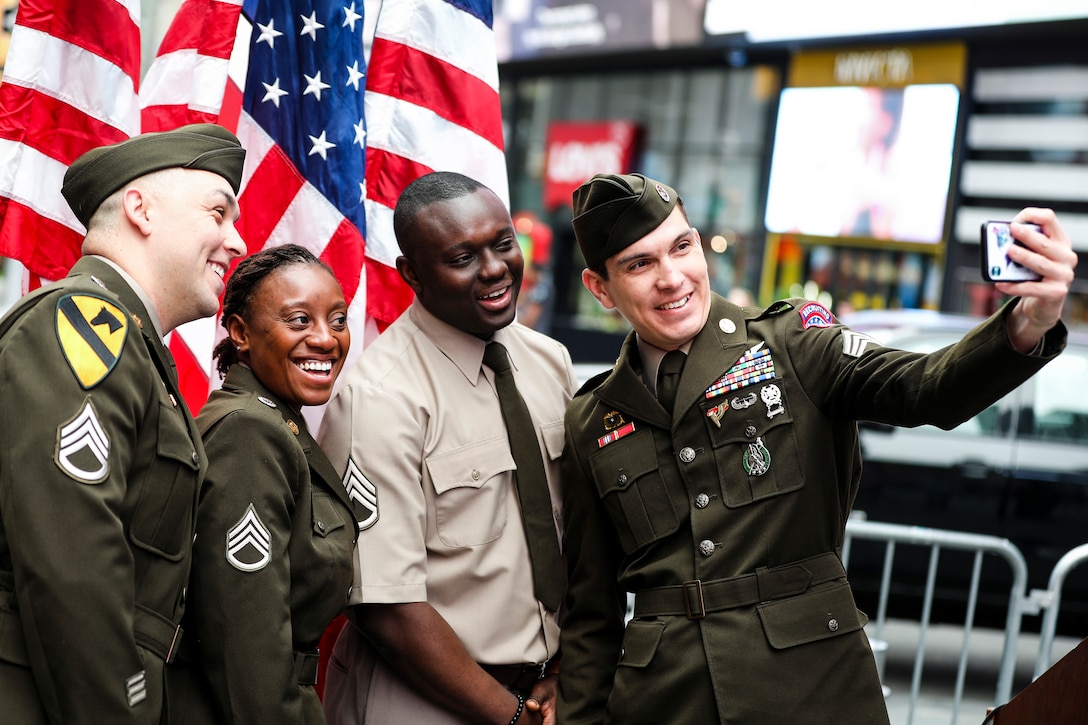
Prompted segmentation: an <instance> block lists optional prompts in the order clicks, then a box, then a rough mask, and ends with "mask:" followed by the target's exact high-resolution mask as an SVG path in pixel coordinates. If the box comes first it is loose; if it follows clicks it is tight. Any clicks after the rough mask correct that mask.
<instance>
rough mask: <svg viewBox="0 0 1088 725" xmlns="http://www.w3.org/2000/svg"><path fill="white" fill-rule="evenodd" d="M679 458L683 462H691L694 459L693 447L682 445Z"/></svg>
mask: <svg viewBox="0 0 1088 725" xmlns="http://www.w3.org/2000/svg"><path fill="white" fill-rule="evenodd" d="M680 460H681V461H683V462H684V463H691V462H692V461H694V460H695V449H694V448H692V447H691V446H684V447H683V448H681V449H680Z"/></svg>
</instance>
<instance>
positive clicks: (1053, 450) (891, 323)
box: [842, 310, 1088, 636]
mask: <svg viewBox="0 0 1088 725" xmlns="http://www.w3.org/2000/svg"><path fill="white" fill-rule="evenodd" d="M979 321H980V319H979V318H974V317H966V316H960V315H951V314H944V313H936V312H929V311H919V310H903V311H883V312H875V311H874V312H868V311H867V312H858V313H854V314H851V315H846V316H844V317H843V318H842V322H843V323H845V324H847V325H849V326H850V327H852V328H854V329H856V330H858V331H863V332H866V333H867V334H869V335H870V336H872V337H875V338H876V339H878V340H879V341H880V342H882V343H884V344H885V345H889V346H892V347H897V348H902V349H906V350H916V351H919V352H929V351H932V350H936V349H938V348H941V347H944V346H945V345H949V344H951V343H953V342H955V341H956V340H958V339H959V338H961V337H962V336H963V335H964V334H965V333H966V332H967V331H968V330H970V329H971V328H972V327H974V326H975V325H976V324H978V322H979ZM860 427H861V434H860V435H861V448H862V460H863V468H862V480H861V486H860V490H859V492H858V496H857V499H856V501H855V503H854V510H855V512H858V513H859V514H860V515H863V516H865V517H866V518H868V519H869V520H873V521H886V522H891V523H900V524H910V525H917V526H926V527H932V528H940V529H950V530H953V531H967V532H973V533H980V534H989V535H993V536H999V537H1003V538H1007V539H1009V540H1010V541H1011V542H1012V543H1013V544H1014V545H1015V546H1016V547H1017V548H1018V549H1019V550H1020V551H1021V553H1023V555H1024V558H1025V560H1026V562H1027V566H1028V579H1029V581H1028V589H1029V591H1030V589H1033V588H1038V589H1045V588H1046V587H1047V583H1048V580H1049V577H1050V573H1051V571H1052V569H1053V568H1054V565H1055V563H1056V562H1057V561H1058V559H1059V558H1061V556H1062V555H1063V554H1065V553H1066V552H1067V551H1069V550H1070V549H1073V548H1074V547H1076V546H1079V545H1080V544H1083V543H1085V542H1088V333H1086V332H1083V331H1080V332H1071V333H1070V336H1069V344H1068V346H1067V348H1066V350H1065V351H1063V352H1062V354H1061V355H1059V356H1058V357H1057V358H1056V359H1054V360H1053V361H1051V362H1050V363H1049V364H1047V365H1046V366H1045V367H1044V368H1043V369H1042V370H1041V371H1039V372H1038V373H1037V374H1036V375H1035V376H1033V377H1032V378H1031V379H1029V380H1028V381H1026V382H1025V383H1023V384H1022V385H1020V386H1019V387H1018V388H1016V389H1015V390H1014V391H1012V392H1011V393H1009V394H1008V395H1007V396H1005V397H1004V398H1003V399H1001V400H1000V401H998V402H997V403H995V404H994V405H992V406H990V407H989V408H987V409H986V410H984V411H983V412H981V413H980V414H978V415H976V416H975V417H974V418H971V419H970V420H968V421H967V422H965V423H963V424H962V425H960V426H959V427H957V428H955V429H953V430H951V431H943V430H940V429H939V428H935V427H933V426H920V427H917V428H892V427H889V426H883V425H875V424H867V423H862V424H861V426H860ZM904 554H905V556H904ZM928 556H929V552H928V551H924V552H922V551H917V550H916V551H914V552H911V553H907V550H905V549H904V550H903V553H902V554H897V558H896V565H895V568H893V579H892V581H893V583H894V586H893V589H892V592H893V597H892V598H893V601H892V606H893V607H894V606H897V601H898V602H899V604H900V605H902V604H903V602H904V601H905V602H908V603H912V602H913V603H916V602H917V597H918V596H919V595H920V594H921V592H922V590H923V587H924V579H923V576H924V571H925V567H926V565H927V563H928ZM882 557H883V550H880V551H879V552H877V551H875V550H871V551H870V553H867V554H866V553H862V550H861V548H860V547H855V550H854V551H853V552H852V553H851V559H850V567H849V568H850V579H851V581H852V583H853V584H854V588H855V591H857V593H858V599H859V604H860V606H861V607H862V609H866V610H867V611H870V612H871V611H874V609H875V592H876V591H877V586H878V581H879V572H880V569H881V567H882V566H883V558H882ZM942 557H943V558H942V560H941V566H940V568H939V569H938V571H939V576H938V580H937V585H938V592H939V596H942V599H943V600H944V601H945V602H946V604H945V605H944V606H942V607H940V608H938V609H936V610H935V616H936V617H937V618H949V619H956V618H958V621H963V615H964V611H965V610H964V607H963V606H962V605H963V604H965V603H966V602H965V601H963V600H965V598H966V591H967V589H966V586H967V584H968V583H969V579H970V575H971V567H972V565H973V557H971V556H969V555H967V554H966V553H962V552H948V553H946V554H942ZM1085 569H1088V567H1084V568H1083V569H1081V570H1077V569H1074V570H1073V571H1072V572H1071V573H1070V574H1069V576H1068V577H1067V578H1066V580H1065V586H1064V589H1063V593H1062V600H1061V614H1060V616H1059V620H1058V625H1059V630H1060V631H1062V632H1063V633H1067V634H1071V635H1075V636H1084V635H1085V634H1086V633H1088V571H1085ZM1008 572H1009V570H1008V566H1007V565H1005V564H1004V562H994V563H990V562H989V561H987V562H985V564H984V567H983V581H982V589H981V592H980V598H979V610H978V614H977V615H976V621H977V622H978V623H979V624H983V625H992V626H997V627H1003V626H1004V617H1005V611H1006V607H1007V602H1008V596H1009V589H1010V585H1011V583H1012V576H1011V573H1008ZM950 600H951V602H952V604H948V602H949V601H950ZM905 606H913V604H906V605H905ZM1038 621H1039V618H1031V617H1029V618H1027V619H1026V620H1025V621H1024V628H1025V629H1034V628H1037V627H1038Z"/></svg>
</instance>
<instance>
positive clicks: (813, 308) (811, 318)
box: [797, 302, 835, 330]
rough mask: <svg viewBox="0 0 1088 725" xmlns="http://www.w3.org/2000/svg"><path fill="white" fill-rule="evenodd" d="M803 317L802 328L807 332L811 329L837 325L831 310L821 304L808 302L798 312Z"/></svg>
mask: <svg viewBox="0 0 1088 725" xmlns="http://www.w3.org/2000/svg"><path fill="white" fill-rule="evenodd" d="M797 314H799V315H801V327H802V328H803V329H805V330H807V329H808V328H810V327H831V326H832V325H833V324H835V318H834V317H832V316H831V312H830V310H828V309H827V308H826V307H824V306H823V305H821V304H820V303H819V302H808V303H806V304H804V305H802V306H801V308H800V309H798V310H797Z"/></svg>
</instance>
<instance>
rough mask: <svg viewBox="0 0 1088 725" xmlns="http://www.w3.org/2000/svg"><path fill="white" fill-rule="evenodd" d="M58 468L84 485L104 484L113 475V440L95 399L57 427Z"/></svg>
mask: <svg viewBox="0 0 1088 725" xmlns="http://www.w3.org/2000/svg"><path fill="white" fill-rule="evenodd" d="M53 460H54V461H55V462H56V464H57V467H58V468H60V470H62V471H64V472H65V473H66V474H68V475H69V476H71V477H72V478H74V479H75V480H77V481H79V482H80V483H89V484H90V483H102V482H103V481H105V480H106V476H108V475H109V473H110V437H109V435H107V433H106V431H105V429H103V428H102V424H101V423H100V422H99V421H98V413H97V412H95V409H94V405H93V404H92V403H91V398H90V396H88V397H87V398H86V399H85V400H84V401H83V407H82V408H80V409H79V412H78V413H76V415H75V417H74V418H72V419H71V420H69V421H68V422H67V423H62V424H61V425H60V426H59V427H58V428H57V446H56V450H55V451H54V454H53Z"/></svg>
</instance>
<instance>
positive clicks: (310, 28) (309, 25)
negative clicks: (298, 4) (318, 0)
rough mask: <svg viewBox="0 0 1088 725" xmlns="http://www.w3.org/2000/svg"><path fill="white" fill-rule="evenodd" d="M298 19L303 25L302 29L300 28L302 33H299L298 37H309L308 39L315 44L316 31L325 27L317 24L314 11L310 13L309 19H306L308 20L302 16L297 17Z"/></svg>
mask: <svg viewBox="0 0 1088 725" xmlns="http://www.w3.org/2000/svg"><path fill="white" fill-rule="evenodd" d="M299 18H300V19H301V20H302V22H303V25H304V27H303V28H302V31H301V32H299V35H309V36H310V39H311V40H313V41H314V42H315V43H316V42H317V31H318V30H321V29H322V28H324V27H325V26H324V25H322V24H321V23H319V22H317V12H316V11H314V12H312V13H310V17H308V18H307V17H304V16H302V15H299Z"/></svg>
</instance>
